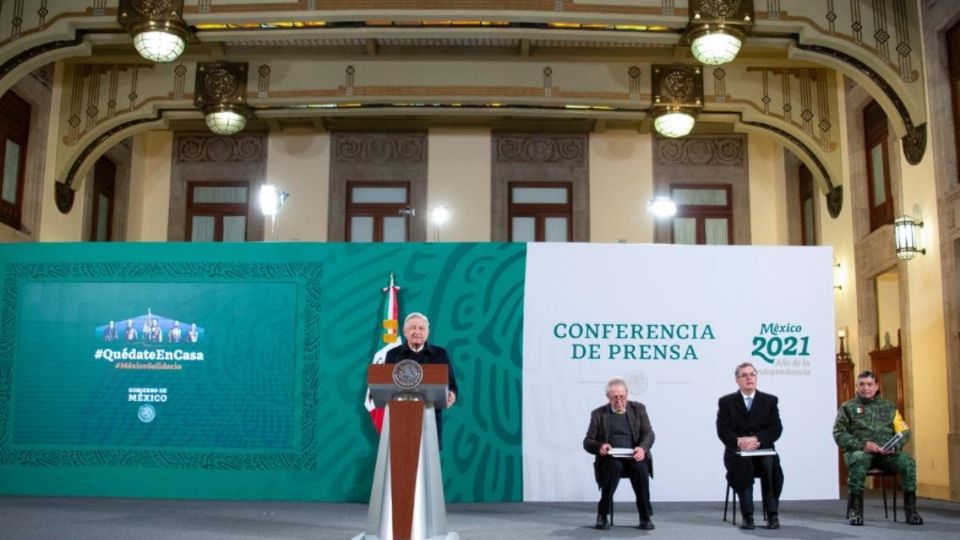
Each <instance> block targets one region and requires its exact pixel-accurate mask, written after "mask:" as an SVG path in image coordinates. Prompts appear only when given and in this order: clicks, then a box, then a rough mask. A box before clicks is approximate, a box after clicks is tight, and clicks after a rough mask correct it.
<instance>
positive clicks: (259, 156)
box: [174, 134, 266, 163]
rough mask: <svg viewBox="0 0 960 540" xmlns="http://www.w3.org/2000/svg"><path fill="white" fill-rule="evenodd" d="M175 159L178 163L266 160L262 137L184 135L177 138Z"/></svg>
mask: <svg viewBox="0 0 960 540" xmlns="http://www.w3.org/2000/svg"><path fill="white" fill-rule="evenodd" d="M175 150H176V151H175V153H174V156H175V159H176V161H177V162H179V163H211V162H214V163H223V162H257V161H263V160H265V159H266V151H265V150H266V144H265V142H264V140H263V136H262V135H243V136H241V135H233V136H230V137H223V136H220V135H213V134H210V135H207V134H204V135H184V136H180V137H178V138H177V141H176V146H175Z"/></svg>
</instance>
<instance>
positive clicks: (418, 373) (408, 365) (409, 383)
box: [393, 359, 423, 389]
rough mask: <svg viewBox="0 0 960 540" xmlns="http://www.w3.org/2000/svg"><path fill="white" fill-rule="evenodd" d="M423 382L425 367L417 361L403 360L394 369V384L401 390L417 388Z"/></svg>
mask: <svg viewBox="0 0 960 540" xmlns="http://www.w3.org/2000/svg"><path fill="white" fill-rule="evenodd" d="M422 380H423V366H421V365H420V364H418V363H417V361H416V360H409V359H408V360H401V361H400V362H398V363H397V365H396V366H394V367H393V383H394V384H396V385H397V386H399V387H400V388H403V389H411V388H416V387H417V386H419V385H420V381H422Z"/></svg>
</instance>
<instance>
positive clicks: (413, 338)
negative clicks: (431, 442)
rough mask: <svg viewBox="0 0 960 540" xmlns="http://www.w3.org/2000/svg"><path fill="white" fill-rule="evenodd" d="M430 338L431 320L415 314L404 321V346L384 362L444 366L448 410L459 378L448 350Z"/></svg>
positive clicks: (439, 421) (439, 434)
mask: <svg viewBox="0 0 960 540" xmlns="http://www.w3.org/2000/svg"><path fill="white" fill-rule="evenodd" d="M429 336H430V320H429V319H427V316H426V315H424V314H423V313H419V312H413V313H411V314H409V315H407V316H406V318H405V319H403V337H404V338H406V339H405V342H404V344H403V345H401V346H399V347H394V348H393V349H390V350H389V351H388V352H387V357H386V359H385V360H384V362H385V363H387V364H396V363H398V362H400V361H402V360H414V361H415V362H417V363H418V364H443V365H446V366H448V369H447V408H450V407H452V406H453V404H454V403H456V401H457V378H456V377H455V376H454V374H453V367H452V366H450V357H449V356H447V350H446V349H444V348H443V347H437V346H436V345H431V344H430V343H427V337H429ZM435 412H436V415H437V442H438V444H439V446H440V447H441V448H443V437H442V434H443V424H442V416H441V415H442V412H443V411H441V410H440V409H437V410H436V411H435Z"/></svg>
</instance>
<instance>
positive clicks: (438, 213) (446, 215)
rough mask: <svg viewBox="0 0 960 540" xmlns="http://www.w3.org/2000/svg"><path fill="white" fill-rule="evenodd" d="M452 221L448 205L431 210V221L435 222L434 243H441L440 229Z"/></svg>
mask: <svg viewBox="0 0 960 540" xmlns="http://www.w3.org/2000/svg"><path fill="white" fill-rule="evenodd" d="M449 220H450V209H449V208H447V206H446V205H443V204H438V205H436V206H434V207H433V208H431V209H430V221H431V222H433V237H434V241H436V242H439V241H440V228H441V227H443V225H444V224H445V223H446V222H447V221H449Z"/></svg>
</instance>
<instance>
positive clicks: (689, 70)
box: [651, 64, 703, 107]
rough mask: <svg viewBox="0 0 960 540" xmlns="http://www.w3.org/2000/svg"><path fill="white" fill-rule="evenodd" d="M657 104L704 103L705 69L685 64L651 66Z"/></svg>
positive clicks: (694, 104) (693, 104) (693, 105)
mask: <svg viewBox="0 0 960 540" xmlns="http://www.w3.org/2000/svg"><path fill="white" fill-rule="evenodd" d="M651 77H652V80H651V82H652V87H653V101H654V104H655V105H684V106H690V107H700V106H702V105H703V71H701V69H700V66H688V65H684V64H673V65H655V66H651Z"/></svg>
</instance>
